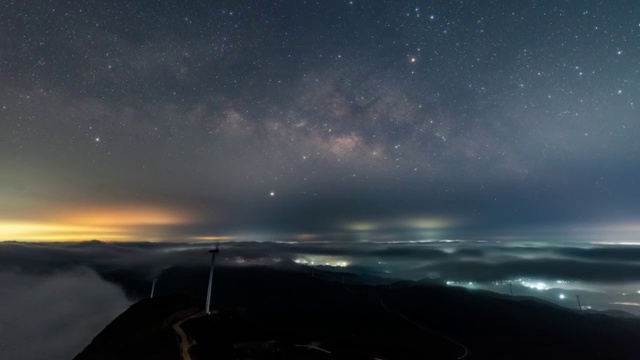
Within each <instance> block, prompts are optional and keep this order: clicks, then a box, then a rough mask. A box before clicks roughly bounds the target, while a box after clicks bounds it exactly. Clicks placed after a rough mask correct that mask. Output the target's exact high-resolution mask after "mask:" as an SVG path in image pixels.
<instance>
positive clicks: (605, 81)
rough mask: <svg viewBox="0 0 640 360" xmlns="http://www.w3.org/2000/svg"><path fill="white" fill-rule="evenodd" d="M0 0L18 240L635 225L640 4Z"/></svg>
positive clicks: (639, 195)
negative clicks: (105, 218) (122, 215)
mask: <svg viewBox="0 0 640 360" xmlns="http://www.w3.org/2000/svg"><path fill="white" fill-rule="evenodd" d="M0 13H1V14H2V15H0V169H1V171H0V203H2V204H3V206H1V207H0V224H4V225H5V230H3V231H2V232H1V233H0V235H2V238H3V240H10V239H33V240H38V239H41V238H45V237H46V236H45V235H44V234H45V233H46V234H51V233H56V234H58V235H57V236H54V237H51V239H58V240H60V239H62V238H64V237H65V236H71V235H73V236H74V239H76V238H78V237H80V238H82V237H88V238H89V239H90V238H101V239H103V240H118V239H128V240H130V239H132V238H135V239H151V240H155V239H157V240H181V239H197V238H202V239H206V238H215V237H218V236H223V237H224V236H232V237H243V236H244V237H251V238H256V237H258V238H270V239H273V238H276V237H305V236H307V237H320V238H323V239H332V238H339V239H341V240H349V239H359V240H362V239H366V240H371V239H378V238H380V239H389V238H394V237H400V238H402V239H424V238H443V237H454V238H463V239H464V238H474V239H478V238H491V239H513V240H517V239H520V238H527V239H532V238H542V239H545V240H547V241H550V240H553V241H560V240H562V239H565V238H571V239H581V238H589V239H591V240H593V239H597V240H609V241H634V240H637V237H636V235H637V234H638V232H639V231H640V201H639V200H640V156H639V155H638V153H639V151H640V149H639V146H638V143H639V142H638V139H640V123H639V119H640V114H639V112H638V105H640V104H638V101H640V100H638V99H639V96H640V84H639V82H640V73H639V71H640V60H639V59H640V22H639V20H638V19H640V5H639V4H638V3H637V1H616V2H615V3H610V4H605V3H603V2H599V1H565V2H558V1H529V2H510V1H482V2H480V1H475V2H473V1H463V2H461V1H449V2H444V1H439V2H420V1H386V2H385V1H375V2H372V1H371V2H369V1H368V2H365V1H295V2H294V1H276V2H266V1H264V2H253V1H217V2H196V1H189V2H184V3H181V4H178V3H177V2H156V1H135V2H123V3H119V4H115V3H109V4H105V3H103V2H99V1H87V2H83V3H82V4H78V3H77V2H62V1H50V2H46V1H38V2H32V1H28V2H26V1H15V2H14V1H2V2H0ZM123 207H124V208H126V209H133V210H130V211H129V212H128V213H132V214H133V213H135V214H136V215H132V216H131V217H128V218H129V219H131V222H132V224H129V225H127V226H125V228H122V226H120V227H118V226H116V225H117V224H118V223H121V219H119V218H118V219H114V220H113V223H104V222H100V223H96V221H94V220H93V219H92V220H86V219H85V218H82V219H80V220H79V219H78V216H79V215H78V214H85V213H88V214H93V213H95V214H103V213H105V212H108V213H110V214H111V213H114V212H117V211H118V209H121V208H123ZM158 212H161V213H162V214H165V215H167V216H164V217H160V218H161V219H164V220H162V221H157V217H155V215H154V214H158ZM52 214H53V215H52ZM150 214H151V215H150ZM172 214H173V215H175V216H173V215H172ZM150 217H152V218H153V219H156V220H153V219H152V220H150ZM52 226H53V227H52Z"/></svg>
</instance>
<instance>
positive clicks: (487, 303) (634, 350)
mask: <svg viewBox="0 0 640 360" xmlns="http://www.w3.org/2000/svg"><path fill="white" fill-rule="evenodd" d="M206 277H207V272H206V269H172V270H170V271H167V272H165V274H164V275H163V277H161V278H160V279H159V281H158V287H157V291H158V293H159V294H160V295H162V293H163V292H164V293H165V295H166V293H168V292H170V291H175V290H178V291H180V292H182V293H186V294H190V295H191V296H192V297H176V296H171V297H165V296H161V297H159V298H156V299H152V300H143V301H142V302H140V303H138V304H136V305H134V306H132V307H131V308H130V309H129V310H128V311H126V312H125V313H124V314H123V315H121V316H120V317H119V318H118V319H116V320H115V321H114V322H113V323H112V324H111V325H109V326H108V327H107V328H106V329H105V330H104V331H103V332H102V333H101V334H99V335H98V336H97V337H96V339H95V340H94V342H92V344H91V345H89V346H88V347H87V348H86V349H85V351H83V353H81V354H80V355H78V357H77V359H79V360H83V359H181V358H189V357H190V358H192V359H194V360H199V359H213V358H215V359H289V358H291V359H314V358H325V359H374V358H379V359H415V358H425V359H457V358H461V357H463V358H465V359H640V349H638V347H637V346H636V344H637V342H638V341H640V322H639V321H638V320H637V319H623V318H615V317H611V316H607V315H601V314H591V313H590V314H587V313H578V312H575V311H570V310H567V309H564V308H559V307H556V306H553V305H551V304H545V303H542V302H540V301H532V300H527V299H520V298H515V299H514V298H508V297H502V296H496V295H495V294H488V293H483V292H474V291H467V290H465V289H458V288H450V287H441V286H431V285H426V284H419V283H397V284H392V285H376V286H374V285H364V284H357V283H355V282H354V281H353V279H351V280H350V281H344V283H343V281H342V277H341V276H339V275H338V276H334V275H328V274H318V273H316V275H315V276H311V275H310V274H307V273H304V272H287V271H277V270H271V269H255V268H253V269H251V268H247V269H224V268H222V269H221V271H217V273H216V278H215V279H216V282H215V286H214V299H215V309H216V312H215V314H213V315H210V316H205V315H204V314H202V313H201V312H200V313H198V310H199V309H198V305H199V306H202V303H203V301H202V299H201V298H198V297H201V295H204V292H205V291H206ZM194 301H195V302H194ZM200 310H201V309H200ZM185 351H186V354H185V353H184V352H185Z"/></svg>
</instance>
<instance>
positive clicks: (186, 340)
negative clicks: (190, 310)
mask: <svg viewBox="0 0 640 360" xmlns="http://www.w3.org/2000/svg"><path fill="white" fill-rule="evenodd" d="M206 315H207V314H205V313H198V314H195V315H191V316H188V317H186V318H184V319H182V320H180V321H178V322H177V323H175V324H173V326H172V327H173V331H175V333H176V335H178V338H179V339H180V341H179V343H180V359H182V360H193V359H192V358H191V354H189V350H190V349H191V347H192V346H193V345H195V344H196V341H195V340H193V339H192V338H191V337H190V336H189V335H188V334H187V332H186V331H184V329H183V328H182V323H184V322H185V321H187V320H191V319H195V318H198V317H202V316H206Z"/></svg>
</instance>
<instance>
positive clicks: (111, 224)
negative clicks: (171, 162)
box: [0, 205, 199, 241]
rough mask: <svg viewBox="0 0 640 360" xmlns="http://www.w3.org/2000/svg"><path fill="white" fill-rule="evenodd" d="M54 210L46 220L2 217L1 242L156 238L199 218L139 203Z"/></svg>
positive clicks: (191, 214) (152, 239)
mask: <svg viewBox="0 0 640 360" xmlns="http://www.w3.org/2000/svg"><path fill="white" fill-rule="evenodd" d="M52 213H54V214H55V215H54V216H50V217H45V218H42V219H0V241H86V240H94V239H95V240H105V241H130V240H151V241H154V240H161V239H163V238H165V237H166V234H165V232H166V229H163V228H164V227H166V226H175V225H185V224H191V223H195V222H197V221H199V217H198V216H196V215H195V214H194V213H190V212H187V211H179V210H175V209H168V208H160V207H151V206H136V205H123V206H120V207H118V206H110V207H102V208H100V207H93V208H74V209H70V210H66V211H58V212H56V211H55V210H52Z"/></svg>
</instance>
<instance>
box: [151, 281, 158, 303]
mask: <svg viewBox="0 0 640 360" xmlns="http://www.w3.org/2000/svg"><path fill="white" fill-rule="evenodd" d="M156 281H158V278H155V279H153V284H152V285H151V296H149V298H151V299H153V293H154V292H155V290H156Z"/></svg>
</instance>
